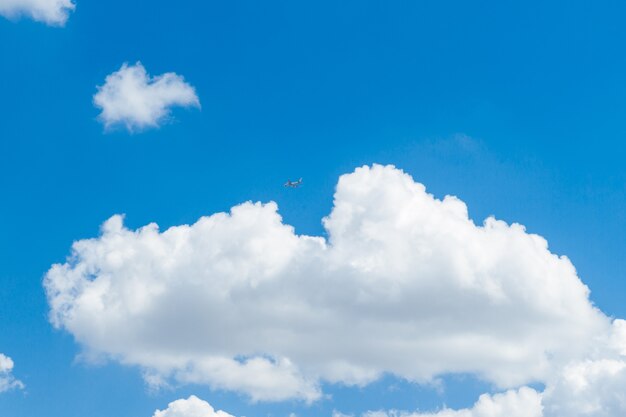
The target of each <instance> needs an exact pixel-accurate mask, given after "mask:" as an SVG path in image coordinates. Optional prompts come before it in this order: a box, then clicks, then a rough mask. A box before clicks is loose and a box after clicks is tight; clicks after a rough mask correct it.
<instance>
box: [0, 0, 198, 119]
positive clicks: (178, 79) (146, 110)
mask: <svg viewBox="0 0 626 417" xmlns="http://www.w3.org/2000/svg"><path fill="white" fill-rule="evenodd" d="M0 1H1V0H0ZM93 102H94V105H95V106H96V107H98V108H100V109H101V110H102V112H101V113H100V115H99V117H98V118H99V120H100V121H101V122H102V123H104V125H105V126H106V127H113V126H117V125H121V126H124V127H126V128H127V129H128V130H129V131H135V130H143V129H146V128H154V127H159V126H160V125H161V124H162V123H163V122H164V121H165V120H166V119H167V118H168V116H169V115H170V112H171V108H172V107H176V106H179V107H199V106H200V100H199V99H198V96H197V95H196V91H195V89H194V88H193V87H192V86H191V85H190V84H188V83H186V82H185V80H184V78H183V77H182V76H180V75H177V74H175V73H173V72H168V73H165V74H163V75H159V76H155V77H151V76H150V75H148V73H147V72H146V69H145V68H144V67H143V65H142V64H141V63H140V62H137V63H136V64H135V65H128V64H124V65H122V68H120V70H119V71H116V72H114V73H113V74H110V75H109V76H107V77H106V80H105V83H104V85H103V86H99V87H98V92H97V93H96V94H95V95H94V97H93Z"/></svg>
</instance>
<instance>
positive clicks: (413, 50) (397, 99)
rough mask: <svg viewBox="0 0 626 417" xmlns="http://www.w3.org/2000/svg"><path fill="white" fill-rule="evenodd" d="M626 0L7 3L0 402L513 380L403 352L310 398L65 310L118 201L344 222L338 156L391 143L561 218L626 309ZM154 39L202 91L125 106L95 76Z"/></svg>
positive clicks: (381, 402)
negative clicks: (60, 17) (142, 110)
mask: <svg viewBox="0 0 626 417" xmlns="http://www.w3.org/2000/svg"><path fill="white" fill-rule="evenodd" d="M2 3H3V1H2V0H0V6H2ZM7 4H8V3H7ZM0 10H1V7H0ZM625 13H626V5H623V4H621V3H619V2H610V1H602V2H596V3H594V4H593V5H591V4H590V3H589V2H582V1H570V2H552V3H551V4H550V5H546V4H542V2H524V3H523V4H521V3H520V4H517V5H512V4H503V3H502V2H496V1H481V2H478V3H472V4H469V3H467V2H460V1H419V2H417V1H416V2H406V1H402V2H391V3H390V2H385V3H383V2H370V1H341V2H319V1H318V2H314V3H301V2H300V3H299V2H287V1H284V2H283V1H280V2H252V1H236V2H190V1H181V2H177V3H176V4H172V3H168V2H164V1H161V0H156V1H154V2H152V3H151V4H150V6H149V7H146V6H145V5H143V4H141V3H139V2H128V1H119V0H110V1H107V2H86V1H85V2H83V1H80V0H78V1H77V2H76V9H75V11H73V12H71V13H70V14H69V19H68V20H67V23H66V24H65V26H64V27H58V26H55V25H48V24H46V23H45V22H39V21H35V20H33V19H30V18H29V17H28V16H22V17H19V18H14V17H11V18H10V19H7V18H3V17H0V57H2V60H1V62H0V115H1V116H0V195H1V196H2V202H1V204H0V222H1V224H0V230H1V232H0V254H1V255H0V353H2V354H4V355H6V356H8V357H10V358H12V360H13V361H14V363H15V368H14V370H13V372H12V374H13V375H14V377H15V378H17V379H19V380H20V381H22V382H23V384H24V388H23V389H19V388H16V389H12V390H10V391H7V392H4V393H0V415H1V416H7V417H21V416H34V415H46V416H49V417H56V416H63V417H73V416H85V415H89V416H90V417H100V416H103V417H104V416H112V415H115V416H117V417H131V416H132V417H142V416H145V417H151V416H152V415H153V413H154V411H155V410H156V409H165V408H166V407H167V405H168V403H169V402H171V401H174V400H176V399H180V398H187V397H189V396H190V395H192V394H193V395H196V396H198V397H200V398H202V399H203V400H206V401H208V402H210V403H211V405H213V407H215V408H216V409H222V410H225V411H227V412H228V413H230V414H232V415H234V416H248V417H251V416H277V417H278V416H284V417H288V416H289V414H290V413H295V414H296V415H297V416H331V414H332V411H333V410H337V411H340V412H342V413H345V414H354V415H361V414H362V413H364V412H367V411H369V410H388V409H398V410H407V411H409V412H413V411H415V410H421V411H431V410H437V409H440V408H441V407H443V406H444V405H446V406H448V407H450V408H454V409H458V408H467V407H472V405H473V404H474V403H475V402H476V400H477V399H478V396H479V395H480V394H483V393H490V394H494V393H498V392H503V391H504V389H503V388H501V387H497V386H496V385H497V384H495V383H494V382H493V381H490V380H488V378H487V380H485V378H481V377H480V375H473V374H471V373H467V374H465V373H463V374H462V375H443V376H442V377H441V378H442V379H441V381H440V382H439V384H440V385H438V386H437V387H434V386H433V385H432V384H431V385H429V384H418V383H411V382H408V381H407V380H406V379H403V378H402V377H397V376H393V375H390V374H389V373H387V372H385V373H384V374H383V376H382V377H380V378H378V379H377V380H376V381H375V382H372V383H369V384H364V385H363V386H356V387H354V386H353V387H349V386H344V385H342V384H331V383H327V382H322V390H323V392H324V394H325V395H326V397H324V398H322V399H319V400H317V401H315V402H313V403H312V404H306V403H305V402H303V401H301V400H298V399H287V400H285V401H278V402H274V401H269V402H266V401H261V402H253V401H250V399H249V398H248V397H247V396H246V395H245V394H242V393H241V392H238V391H237V390H228V389H212V388H211V386H210V384H204V383H197V384H193V383H181V382H180V381H174V382H172V384H171V385H172V386H171V387H169V388H160V389H153V388H150V387H148V386H147V384H146V382H145V381H144V379H143V378H142V374H143V371H145V369H142V367H141V366H140V365H138V364H136V363H135V364H131V365H124V364H123V363H121V362H123V361H120V360H117V359H110V360H104V361H100V362H98V363H93V361H91V362H90V361H87V360H80V359H77V357H78V355H79V354H80V353H81V352H84V346H83V344H81V343H79V342H77V341H75V339H74V336H76V334H73V333H72V331H68V330H63V329H55V328H54V327H53V326H52V325H51V323H50V321H49V320H48V314H49V312H50V309H51V306H50V304H49V300H48V299H47V298H46V292H45V290H44V287H43V285H42V281H43V279H44V276H45V275H46V273H47V271H48V270H49V269H50V267H51V266H52V265H53V264H56V263H63V262H64V261H65V259H66V257H67V256H68V255H69V254H70V247H71V245H72V242H74V241H77V240H80V239H87V238H95V237H97V236H98V235H99V227H100V225H101V224H102V223H103V222H104V221H105V220H107V219H108V218H109V217H111V216H112V215H114V214H118V213H124V214H125V215H126V218H125V224H126V226H127V227H128V228H130V229H136V228H139V227H141V226H144V225H146V224H148V223H151V222H156V223H158V224H159V226H160V227H161V230H165V229H167V228H168V227H171V226H177V225H181V224H191V223H194V222H195V221H196V220H197V219H198V218H199V217H201V216H208V215H211V214H214V213H218V212H223V211H229V210H230V209H231V207H234V206H236V205H238V204H240V203H243V202H246V201H253V202H256V201H261V202H269V201H275V202H276V203H277V204H278V208H279V213H280V214H281V215H282V217H283V221H284V223H285V224H289V225H292V226H293V227H294V228H295V231H296V232H297V233H298V234H307V235H313V236H325V234H326V233H327V231H326V230H325V229H324V227H323V226H322V223H321V219H322V218H323V217H324V216H327V215H329V213H330V212H331V210H332V208H333V193H334V192H335V187H336V186H337V180H338V178H339V176H341V175H343V174H348V173H351V172H353V171H354V170H355V168H357V167H359V166H362V165H371V164H374V163H379V164H393V165H395V166H396V167H397V168H399V169H402V170H404V172H406V173H408V174H410V175H411V176H412V177H413V179H414V180H415V181H416V182H419V183H422V184H424V185H425V186H426V187H427V190H428V191H429V192H430V193H432V194H433V195H434V196H435V197H436V198H438V199H441V198H443V197H444V196H445V195H455V196H457V197H458V198H460V199H461V200H463V201H464V202H465V203H466V204H467V207H468V209H469V216H470V218H471V219H473V220H474V222H475V223H476V224H482V221H483V219H484V218H486V217H487V216H490V215H494V216H495V217H496V218H498V219H501V220H504V221H506V222H508V223H513V222H518V223H521V224H523V225H525V226H526V228H527V230H528V232H530V233H537V234H539V235H541V236H543V237H545V238H546V240H547V241H548V242H549V248H550V251H551V252H553V253H555V254H558V255H566V256H567V257H568V258H569V259H570V260H571V261H572V263H573V265H574V266H575V267H576V269H577V272H578V277H579V278H580V279H581V280H582V282H584V283H585V284H586V285H587V286H589V288H590V289H591V296H590V299H591V301H592V302H593V303H594V304H595V305H596V306H597V307H598V308H599V309H600V310H601V311H602V312H603V313H604V314H605V315H606V316H608V317H610V318H624V317H626V305H625V304H624V295H625V294H626V280H625V279H624V278H625V276H626V256H624V251H625V250H626V242H625V241H624V233H623V231H624V230H626V215H625V214H624V213H626V210H625V209H626V185H625V184H626V172H625V171H624V163H623V161H624V159H625V158H626V142H625V140H624V136H625V135H626V123H625V120H626V119H625V118H624V114H626V55H625V54H624V43H625V41H626V28H625V27H624V25H623V17H624V14H625ZM138 61H140V62H141V63H142V64H143V66H144V67H145V69H146V70H147V72H148V73H150V74H151V75H159V74H164V73H167V72H173V73H176V74H178V75H179V76H182V77H184V82H186V83H188V84H189V85H191V86H193V88H194V89H195V93H196V94H197V97H198V98H199V102H200V104H201V106H199V107H198V106H193V105H192V106H189V107H188V108H181V107H173V108H172V113H171V117H169V118H167V120H164V121H160V122H159V126H158V127H152V128H146V129H138V130H134V131H132V132H130V131H129V130H128V129H126V128H125V127H124V126H122V125H118V126H113V127H112V128H106V127H105V126H104V125H103V122H102V119H98V116H99V114H100V112H101V109H99V108H97V107H96V106H94V104H93V97H94V94H96V93H97V91H98V90H97V87H98V86H103V85H104V83H105V79H106V77H107V76H108V75H110V74H112V73H114V72H116V71H118V70H120V68H121V66H122V64H123V63H128V64H129V65H134V64H135V63H136V62H138ZM390 175H391V174H390ZM298 177H303V178H304V185H303V186H302V187H301V188H298V189H295V190H292V189H285V188H283V187H282V184H283V183H284V181H285V180H287V178H291V179H295V178H298ZM393 178H395V177H393ZM364 181H367V180H364ZM392 185H393V184H392ZM392 185H390V186H392ZM381 204H382V202H381ZM322 342H323V343H332V342H331V341H328V340H324V341H320V343H322ZM92 348H93V346H92ZM263 353H264V354H268V355H272V354H274V353H273V352H263ZM416 360H419V359H416ZM622 360H623V359H622ZM542 384H543V382H541V381H540V382H539V383H536V384H534V385H532V384H531V385H532V386H533V387H535V388H536V389H537V390H541V389H542ZM519 385H525V384H519ZM507 388H514V387H507ZM609 408H610V407H609ZM610 410H614V408H611V409H610ZM609 412H610V411H606V413H605V414H596V415H602V416H604V415H607V416H610V417H613V415H611V414H607V413H609ZM581 415H582V414H581ZM615 415H617V414H615ZM166 417H169V416H166ZM175 417H177V416H175ZM183 417H184V416H183Z"/></svg>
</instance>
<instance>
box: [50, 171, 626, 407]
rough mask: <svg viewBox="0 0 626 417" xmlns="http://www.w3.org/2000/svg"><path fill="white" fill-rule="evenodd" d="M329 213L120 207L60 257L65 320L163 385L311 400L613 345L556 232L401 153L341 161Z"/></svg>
mask: <svg viewBox="0 0 626 417" xmlns="http://www.w3.org/2000/svg"><path fill="white" fill-rule="evenodd" d="M324 226H325V228H326V230H327V233H328V238H327V239H325V238H322V237H311V236H302V235H297V234H295V232H294V229H293V228H292V227H290V226H288V225H285V224H283V222H282V219H281V217H280V216H279V215H278V214H277V207H276V204H274V203H269V204H260V203H256V204H252V203H245V204H242V205H239V206H236V207H234V208H233V209H232V210H231V212H230V213H218V214H214V215H212V216H209V217H203V218H201V219H199V220H198V221H197V222H196V223H195V224H193V225H182V226H177V227H172V228H170V229H168V230H166V231H163V232H161V231H159V229H158V227H157V226H156V225H155V224H150V225H147V226H145V227H143V228H140V229H138V230H129V229H127V228H125V227H124V225H123V218H122V217H121V216H114V217H112V218H111V219H109V220H108V221H107V222H106V223H105V224H104V225H103V226H102V234H101V236H99V237H97V238H93V239H86V240H80V241H77V242H75V243H74V245H73V248H72V255H71V256H70V258H69V259H68V261H67V262H66V263H64V264H57V265H54V266H53V267H52V268H51V269H50V270H49V271H48V273H47V275H46V277H45V287H46V291H47V296H48V301H49V304H50V309H51V311H50V317H51V321H52V323H53V324H54V325H55V326H56V327H58V328H64V329H66V330H67V331H68V332H70V333H71V334H72V335H74V337H75V338H76V340H77V341H78V342H79V343H80V344H81V345H82V346H83V348H84V349H85V351H86V352H87V353H89V354H92V355H104V356H106V357H108V358H110V359H112V360H116V361H119V362H121V363H124V364H129V365H138V366H140V367H142V368H143V369H144V371H145V374H146V376H147V378H146V379H147V381H150V382H151V383H166V382H168V381H172V380H173V381H178V382H183V383H184V382H193V383H206V384H209V385H210V386H212V387H214V388H217V389H226V390H233V391H239V392H243V393H245V394H247V395H249V396H250V397H251V398H252V399H254V400H284V399H287V398H302V399H305V400H308V401H311V400H315V399H317V398H319V397H320V395H321V394H322V393H321V391H320V388H319V383H320V381H326V382H330V383H344V384H360V385H362V384H367V383H369V382H371V381H373V380H375V379H376V378H378V377H379V376H380V375H381V374H382V373H384V372H388V373H392V374H394V375H396V376H398V377H401V378H406V379H408V380H410V381H417V382H423V381H428V380H431V379H432V378H433V377H436V376H437V375H441V374H446V373H461V372H463V373H472V374H475V375H477V376H478V377H480V378H483V379H484V380H486V381H490V382H492V383H494V384H495V385H496V386H498V387H500V388H501V389H509V388H517V387H519V386H520V385H523V384H527V383H530V382H544V383H548V382H550V381H551V380H552V379H553V378H554V376H555V375H557V374H559V372H561V371H562V370H563V369H564V368H565V366H567V365H568V364H570V363H575V362H576V361H582V360H585V358H588V357H589V355H590V352H593V351H594V349H596V347H597V344H598V340H604V341H605V344H606V345H608V344H609V342H608V341H607V340H608V335H609V334H610V332H611V321H610V320H609V319H608V318H607V317H606V316H605V315H603V314H602V313H601V312H600V311H598V310H597V309H596V308H594V306H593V305H592V304H591V302H590V301H589V298H588V296H589V290H588V289H587V287H586V286H585V285H584V284H583V283H582V282H581V281H580V279H579V278H578V276H577V275H576V271H575V269H574V267H573V266H572V264H571V263H570V261H569V260H568V259H567V258H565V257H559V256H557V255H555V254H553V253H551V252H550V251H549V250H548V245H547V242H546V240H545V239H543V238H542V237H540V236H538V235H534V234H529V233H527V232H526V230H525V229H524V227H523V226H521V225H519V224H513V225H508V224H506V223H504V222H502V221H498V220H496V219H494V218H488V219H486V220H485V222H484V223H483V224H482V225H475V224H474V223H473V222H472V221H471V220H470V219H469V218H468V214H467V207H466V206H465V204H464V203H463V202H462V201H460V200H459V199H457V198H455V197H450V196H448V197H446V198H444V199H442V200H439V199H436V198H434V197H433V196H432V195H430V194H428V193H427V192H426V190H425V188H424V186H423V185H421V184H419V183H416V182H415V181H414V180H413V179H412V178H411V177H410V176H408V175H407V174H405V173H403V172H402V171H400V170H398V169H396V168H394V167H391V166H379V165H374V166H373V167H362V168H358V169H357V170H356V171H355V172H354V173H351V174H348V175H344V176H342V177H341V178H340V180H339V183H338V185H337V190H336V194H335V202H334V208H333V210H332V212H331V213H330V215H329V216H328V217H327V218H325V219H324ZM620 337H621V336H620ZM613 339H615V340H618V339H619V337H617V336H615V337H613V338H612V339H611V340H613ZM615 340H614V341H613V342H611V343H617V342H615ZM555 395H556V394H555ZM496 398H498V399H502V400H504V399H506V398H508V397H507V396H504V397H493V398H492V400H493V401H495V399H496ZM483 402H488V400H487V399H484V400H483Z"/></svg>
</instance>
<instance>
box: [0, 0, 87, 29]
mask: <svg viewBox="0 0 626 417" xmlns="http://www.w3.org/2000/svg"><path fill="white" fill-rule="evenodd" d="M75 7H76V6H75V4H74V3H73V2H72V0H0V15H2V16H5V17H7V18H9V19H14V18H17V17H19V16H28V17H30V18H32V19H33V20H36V21H39V22H44V23H47V24H48V25H52V26H63V25H65V22H66V21H67V18H68V16H69V13H70V12H71V11H72V10H74V8H75Z"/></svg>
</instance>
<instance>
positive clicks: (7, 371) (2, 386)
mask: <svg viewBox="0 0 626 417" xmlns="http://www.w3.org/2000/svg"><path fill="white" fill-rule="evenodd" d="M13 365H14V364H13V361H12V360H11V358H9V357H8V356H5V355H3V354H2V353H0V392H5V391H8V390H10V389H14V388H24V384H22V382H20V381H18V380H17V379H15V378H14V377H13V375H12V372H13Z"/></svg>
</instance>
